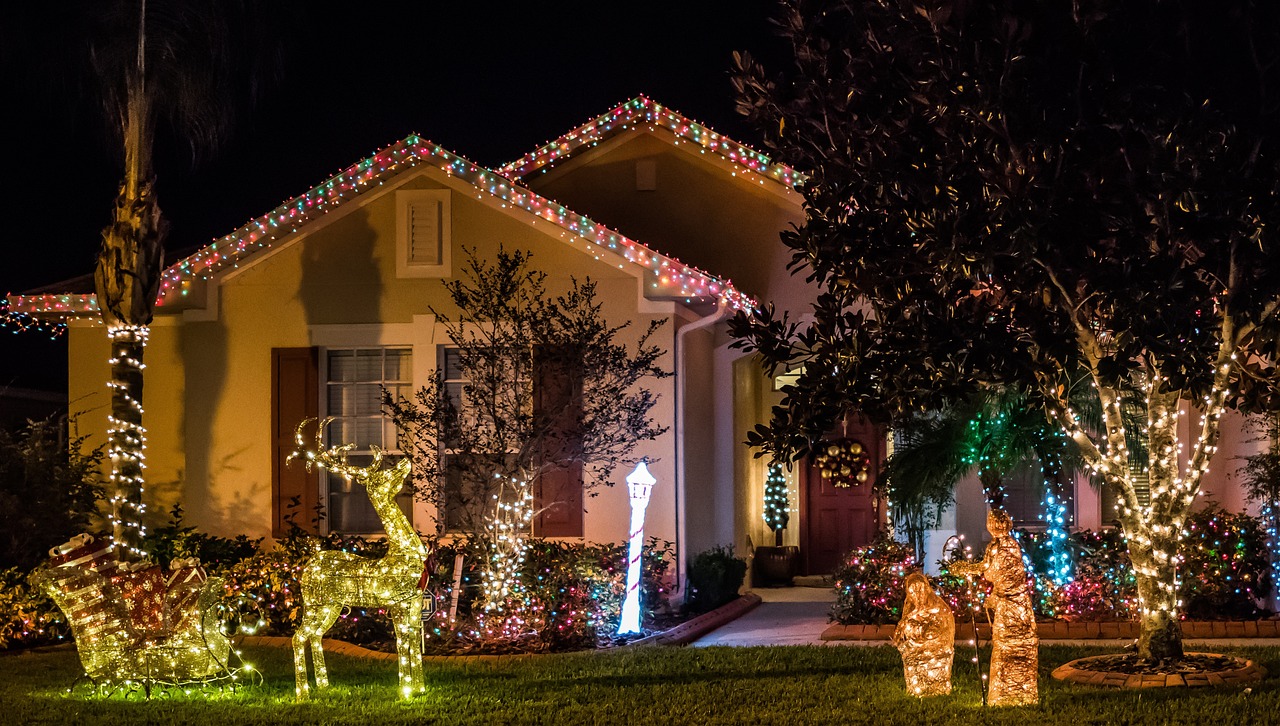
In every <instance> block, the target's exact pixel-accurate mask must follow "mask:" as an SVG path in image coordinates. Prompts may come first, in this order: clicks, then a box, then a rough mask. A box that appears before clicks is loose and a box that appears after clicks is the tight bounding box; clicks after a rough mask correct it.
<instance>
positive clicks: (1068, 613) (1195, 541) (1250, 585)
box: [832, 506, 1274, 624]
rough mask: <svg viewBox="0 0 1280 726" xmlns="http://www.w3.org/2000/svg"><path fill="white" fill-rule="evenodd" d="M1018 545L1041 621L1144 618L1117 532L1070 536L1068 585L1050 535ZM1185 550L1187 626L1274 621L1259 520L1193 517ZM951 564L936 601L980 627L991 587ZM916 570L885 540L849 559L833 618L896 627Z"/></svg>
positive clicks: (943, 567)
mask: <svg viewBox="0 0 1280 726" xmlns="http://www.w3.org/2000/svg"><path fill="white" fill-rule="evenodd" d="M1018 538H1019V541H1020V542H1021V543H1022V545H1023V551H1024V553H1025V555H1026V558H1027V564H1028V567H1027V569H1028V572H1029V573H1030V576H1031V583H1030V584H1031V588H1032V592H1033V593H1034V595H1033V602H1034V604H1035V608H1036V616H1037V617H1039V618H1062V619H1065V620H1073V621H1117V620H1120V621H1124V620H1136V619H1137V617H1138V615H1139V612H1140V609H1139V607H1138V587H1137V581H1136V579H1135V577H1134V574H1133V565H1132V564H1131V562H1130V561H1129V554H1128V549H1127V548H1126V547H1125V544H1124V539H1123V535H1122V533H1121V531H1120V530H1119V529H1118V528H1116V529H1107V530H1103V531H1101V532H1094V531H1091V530H1083V531H1080V532H1074V533H1072V534H1071V535H1070V536H1069V537H1068V538H1067V546H1068V547H1069V549H1070V553H1071V558H1072V560H1073V561H1074V563H1075V570H1074V575H1073V577H1072V579H1071V580H1070V581H1069V582H1066V583H1064V584H1061V585H1059V584H1057V583H1055V582H1054V581H1053V580H1052V578H1050V577H1049V576H1048V573H1049V571H1050V567H1051V562H1052V560H1051V558H1052V557H1053V555H1054V552H1055V549H1054V547H1053V543H1051V542H1050V541H1049V536H1048V535H1046V534H1045V533H1044V532H1026V531H1021V532H1019V533H1018ZM1184 542H1185V543H1186V549H1185V552H1186V557H1185V560H1184V561H1183V562H1182V563H1181V565H1180V566H1179V568H1178V570H1179V572H1180V573H1182V575H1181V580H1180V584H1181V586H1180V589H1179V595H1180V597H1181V600H1182V602H1183V618H1184V619H1193V620H1223V619H1249V618H1256V617H1262V616H1265V615H1268V614H1269V613H1267V611H1265V610H1263V609H1262V608H1261V607H1260V602H1261V601H1263V600H1265V598H1266V597H1267V596H1268V595H1269V594H1270V593H1271V588H1272V587H1273V585H1274V583H1273V582H1272V578H1271V570H1270V562H1269V560H1268V551H1267V540H1266V535H1265V533H1264V531H1263V527H1262V524H1261V522H1260V521H1259V520H1258V519H1257V518H1255V517H1251V516H1249V515H1247V514H1233V513H1229V512H1225V511H1223V510H1222V509H1220V508H1218V507H1217V506H1210V507H1208V508H1206V509H1203V510H1201V511H1199V512H1196V513H1194V514H1192V515H1191V516H1190V517H1189V518H1188V521H1187V526H1186V531H1185V535H1184ZM954 558H959V555H958V554H957V555H954V556H953V559H954ZM948 564H949V563H948V562H941V563H939V565H940V572H939V575H938V576H937V577H934V578H932V579H933V582H934V584H935V586H936V587H937V589H938V591H939V593H940V594H941V595H942V597H943V599H945V600H946V601H947V603H948V604H949V605H950V606H951V609H952V611H953V612H954V613H955V615H956V616H957V617H958V618H966V619H967V618H968V617H969V616H970V614H971V613H973V614H974V615H975V617H977V619H979V620H982V619H983V618H984V617H985V614H984V611H983V610H982V608H981V603H982V600H983V598H984V597H985V593H986V589H987V588H986V586H985V584H984V583H982V582H980V581H979V582H978V583H973V582H972V581H970V580H968V579H966V578H963V577H958V576H955V575H952V574H950V572H949V569H948V567H947V565H948ZM915 566H916V563H915V561H914V558H913V557H912V556H911V551H910V548H908V547H907V546H906V545H903V544H901V543H898V542H890V543H887V544H886V543H885V542H884V541H881V542H878V543H877V544H875V545H872V546H870V547H864V548H860V549H857V550H854V551H853V552H851V553H849V555H848V556H846V558H845V561H844V564H843V565H842V566H841V567H840V569H839V570H837V571H836V597H837V602H836V606H835V607H834V608H833V609H832V619H833V620H835V621H837V622H839V623H843V624H861V623H884V622H892V621H894V620H895V619H896V618H897V616H898V611H897V610H896V608H897V607H898V606H900V604H901V599H902V593H901V583H902V578H903V576H904V573H905V572H907V571H909V570H910V569H911V568H912V567H915ZM895 598H896V599H895Z"/></svg>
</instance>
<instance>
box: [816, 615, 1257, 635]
mask: <svg viewBox="0 0 1280 726" xmlns="http://www.w3.org/2000/svg"><path fill="white" fill-rule="evenodd" d="M896 627H897V626H896V625H892V624H889V625H840V624H838V623H837V624H835V625H830V626H828V627H827V629H826V630H823V631H822V635H821V636H820V637H821V638H822V639H823V640H889V639H891V638H892V637H893V631H894V628H896ZM1036 633H1037V635H1039V636H1040V640H1096V639H1112V640H1119V639H1125V640H1127V639H1132V638H1137V637H1138V623H1137V622H1136V621H1132V620H1127V621H1119V622H1116V621H1111V622H1091V623H1069V622H1066V621H1064V620H1051V621H1045V622H1040V623H1036ZM978 637H979V638H980V639H982V640H988V639H990V637H991V626H990V625H989V624H987V623H978ZM1182 637H1183V638H1190V639H1195V638H1278V637H1280V620H1244V621H1239V620H1231V621H1226V620H1212V621H1211V620H1187V621H1183V623H1182ZM972 639H973V626H972V625H970V624H969V623H965V622H957V623H956V640H972Z"/></svg>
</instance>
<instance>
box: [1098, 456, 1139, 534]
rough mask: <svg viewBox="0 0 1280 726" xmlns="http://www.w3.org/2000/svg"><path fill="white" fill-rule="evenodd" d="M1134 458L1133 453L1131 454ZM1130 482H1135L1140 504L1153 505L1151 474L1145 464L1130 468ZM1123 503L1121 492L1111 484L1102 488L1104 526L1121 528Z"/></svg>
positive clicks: (1135, 490) (1134, 487) (1134, 485)
mask: <svg viewBox="0 0 1280 726" xmlns="http://www.w3.org/2000/svg"><path fill="white" fill-rule="evenodd" d="M1130 455H1131V456H1132V451H1131V452H1130ZM1129 481H1131V482H1133V489H1134V492H1135V493H1136V494H1137V495H1138V504H1139V505H1140V506H1144V507H1145V506H1146V505H1148V504H1150V503H1151V481H1150V474H1149V473H1148V472H1147V467H1146V466H1145V462H1144V464H1140V465H1137V466H1133V467H1130V469H1129ZM1120 501H1121V497H1120V491H1119V490H1118V489H1117V488H1116V487H1114V486H1111V485H1110V484H1104V485H1103V486H1102V502H1101V504H1102V512H1101V514H1102V524H1103V525H1107V526H1113V527H1118V526H1120V509H1119V504H1120Z"/></svg>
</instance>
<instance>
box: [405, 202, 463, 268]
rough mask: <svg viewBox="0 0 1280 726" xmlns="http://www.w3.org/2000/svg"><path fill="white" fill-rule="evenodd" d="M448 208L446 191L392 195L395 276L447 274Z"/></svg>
mask: <svg viewBox="0 0 1280 726" xmlns="http://www.w3.org/2000/svg"><path fill="white" fill-rule="evenodd" d="M449 238H450V208H449V191H448V190H447V189H418V190H413V191H400V192H396V274H397V275H398V276H400V277H445V276H448V274H449V257H450V255H449V246H450V245H449V242H450V239H449Z"/></svg>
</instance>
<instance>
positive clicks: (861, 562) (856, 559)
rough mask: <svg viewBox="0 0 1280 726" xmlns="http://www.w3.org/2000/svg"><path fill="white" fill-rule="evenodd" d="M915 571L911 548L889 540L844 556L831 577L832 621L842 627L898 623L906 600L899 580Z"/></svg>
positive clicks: (884, 539) (879, 541) (881, 540)
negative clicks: (832, 581)
mask: <svg viewBox="0 0 1280 726" xmlns="http://www.w3.org/2000/svg"><path fill="white" fill-rule="evenodd" d="M915 567H916V562H915V554H914V551H913V550H912V548H911V546H910V545H908V544H906V543H904V542H899V541H897V540H894V539H890V538H888V537H881V538H880V539H878V540H876V541H875V542H874V543H872V544H870V545H867V546H866V547H859V548H858V549H855V550H853V551H852V552H850V553H849V554H847V555H845V556H844V558H843V559H841V561H840V566H839V567H837V568H836V571H835V572H834V573H832V575H833V579H834V580H835V588H836V602H835V604H834V605H832V606H831V616H830V617H831V620H833V621H835V622H837V623H841V624H843V625H850V624H854V623H866V624H880V623H891V622H897V620H898V617H899V616H900V615H901V614H902V600H903V597H904V596H905V591H904V590H903V589H902V580H903V578H905V577H906V575H907V573H908V572H909V571H911V570H912V569H914V568H915Z"/></svg>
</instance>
